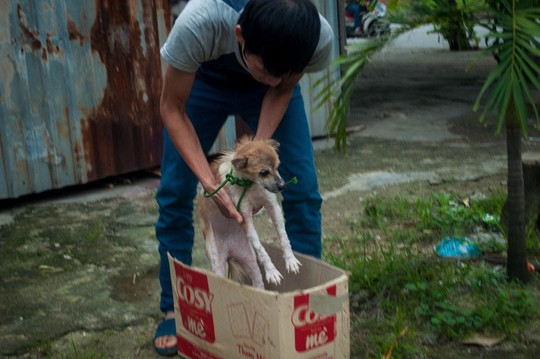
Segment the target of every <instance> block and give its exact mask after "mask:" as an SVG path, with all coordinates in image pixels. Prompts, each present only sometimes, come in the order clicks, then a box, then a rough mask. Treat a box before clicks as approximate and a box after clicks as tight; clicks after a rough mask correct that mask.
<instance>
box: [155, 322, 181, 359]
mask: <svg viewBox="0 0 540 359" xmlns="http://www.w3.org/2000/svg"><path fill="white" fill-rule="evenodd" d="M167 335H176V323H175V321H174V318H170V319H165V320H164V321H162V322H161V323H159V325H158V327H157V329H156V335H154V341H155V340H156V338H159V337H164V336H167ZM154 349H155V350H156V352H157V353H158V354H159V355H163V356H173V355H176V354H177V353H178V349H177V348H176V346H174V347H172V348H158V347H156V346H155V344H154Z"/></svg>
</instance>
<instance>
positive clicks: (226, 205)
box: [205, 186, 244, 224]
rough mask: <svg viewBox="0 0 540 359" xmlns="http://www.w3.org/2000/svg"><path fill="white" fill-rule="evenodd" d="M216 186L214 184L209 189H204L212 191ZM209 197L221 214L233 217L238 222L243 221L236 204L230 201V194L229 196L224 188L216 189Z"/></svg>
mask: <svg viewBox="0 0 540 359" xmlns="http://www.w3.org/2000/svg"><path fill="white" fill-rule="evenodd" d="M218 187H219V186H215V187H214V188H212V189H211V190H210V191H207V190H206V189H205V191H206V193H212V192H213V191H215V190H216V189H217V188H218ZM211 198H212V199H213V200H214V202H215V203H216V204H217V206H218V208H219V210H220V212H221V214H223V215H224V216H225V217H227V218H231V219H234V220H235V221H236V222H238V223H239V224H240V223H242V222H243V221H244V219H243V218H242V215H241V214H240V212H238V210H237V209H236V205H235V204H234V202H233V201H232V199H231V196H229V194H228V193H227V191H226V190H225V189H221V190H219V191H217V192H216V193H215V194H214V195H213V196H212V197H211Z"/></svg>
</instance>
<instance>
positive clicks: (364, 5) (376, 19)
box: [345, 1, 390, 37]
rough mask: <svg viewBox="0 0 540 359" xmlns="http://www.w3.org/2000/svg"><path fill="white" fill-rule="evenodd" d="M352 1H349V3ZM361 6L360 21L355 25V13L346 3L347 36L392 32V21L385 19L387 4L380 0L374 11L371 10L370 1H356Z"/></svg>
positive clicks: (379, 34) (368, 35)
mask: <svg viewBox="0 0 540 359" xmlns="http://www.w3.org/2000/svg"><path fill="white" fill-rule="evenodd" d="M349 3H350V2H347V3H346V4H347V5H348V4H349ZM354 3H356V4H358V6H359V8H360V14H359V16H360V23H359V24H358V26H357V27H355V23H354V15H353V13H352V12H351V11H350V10H349V7H348V6H347V5H346V8H345V31H346V34H347V37H377V36H381V35H387V34H389V33H390V23H389V22H388V21H387V20H386V19H384V17H385V16H386V5H384V4H383V3H382V2H381V1H378V2H377V4H376V5H375V7H374V8H373V10H372V11H369V10H368V9H369V1H360V4H359V2H358V1H354Z"/></svg>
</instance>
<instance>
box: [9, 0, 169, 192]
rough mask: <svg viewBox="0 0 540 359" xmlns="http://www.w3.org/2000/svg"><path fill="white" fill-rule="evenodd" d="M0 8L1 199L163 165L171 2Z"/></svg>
mask: <svg viewBox="0 0 540 359" xmlns="http://www.w3.org/2000/svg"><path fill="white" fill-rule="evenodd" d="M0 8H1V9H2V11H1V12H0V199H4V198H16V197H19V196H21V195H25V194H30V193H37V192H41V191H45V190H49V189H54V188H61V187H64V186H69V185H74V184H81V183H86V182H89V181H92V180H96V179H99V178H104V177H107V176H111V175H117V174H122V173H127V172H131V171H135V170H139V169H144V168H148V167H152V166H156V165H158V164H159V162H160V158H161V151H162V133H163V129H162V123H161V120H160V116H159V93H160V91H161V81H162V80H161V79H162V63H161V60H160V56H159V48H160V45H161V44H162V43H163V42H164V41H165V39H166V35H167V33H168V31H169V30H170V13H169V10H168V3H167V0H152V1H148V0H125V1H124V0H122V1H118V0H96V1H71V0H41V1H35V0H19V1H15V0H0Z"/></svg>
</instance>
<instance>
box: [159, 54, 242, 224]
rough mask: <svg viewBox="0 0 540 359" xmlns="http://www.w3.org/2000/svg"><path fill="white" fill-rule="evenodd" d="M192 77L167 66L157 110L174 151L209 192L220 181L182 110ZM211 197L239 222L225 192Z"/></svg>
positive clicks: (236, 213)
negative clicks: (158, 109)
mask: <svg viewBox="0 0 540 359" xmlns="http://www.w3.org/2000/svg"><path fill="white" fill-rule="evenodd" d="M194 80H195V73H189V72H185V71H181V70H178V69H176V68H174V67H173V66H171V65H167V67H166V69H165V76H164V79H163V89H162V92H161V102H160V112H161V118H162V120H163V123H164V125H165V128H166V129H167V132H168V133H169V136H170V138H171V141H172V142H173V144H174V146H175V147H176V150H177V151H178V153H179V154H180V156H182V158H183V159H184V161H185V162H186V164H187V165H188V166H189V168H190V169H191V171H192V172H193V173H194V174H195V176H196V177H197V178H198V179H199V181H200V182H201V185H202V187H203V188H204V190H205V191H206V192H208V193H210V192H212V191H214V190H215V189H216V188H217V187H219V185H220V183H218V182H217V179H216V178H215V176H214V174H213V173H212V170H211V169H210V165H209V164H208V161H207V160H206V157H205V155H204V151H203V150H202V146H201V143H200V141H199V138H198V136H197V133H196V132H195V128H194V127H193V124H192V123H191V120H190V119H189V117H188V115H187V113H186V103H187V99H188V98H189V95H190V93H191V89H192V87H193V81H194ZM212 199H213V200H214V201H215V202H216V204H217V205H218V207H219V209H220V210H221V212H222V213H223V215H225V216H227V217H229V218H233V219H235V220H236V221H238V222H239V223H241V222H242V216H241V215H240V213H239V212H238V211H237V210H236V207H235V205H234V203H233V202H232V200H231V198H230V197H229V195H228V194H227V192H226V191H219V192H217V193H216V194H215V195H214V196H212Z"/></svg>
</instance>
